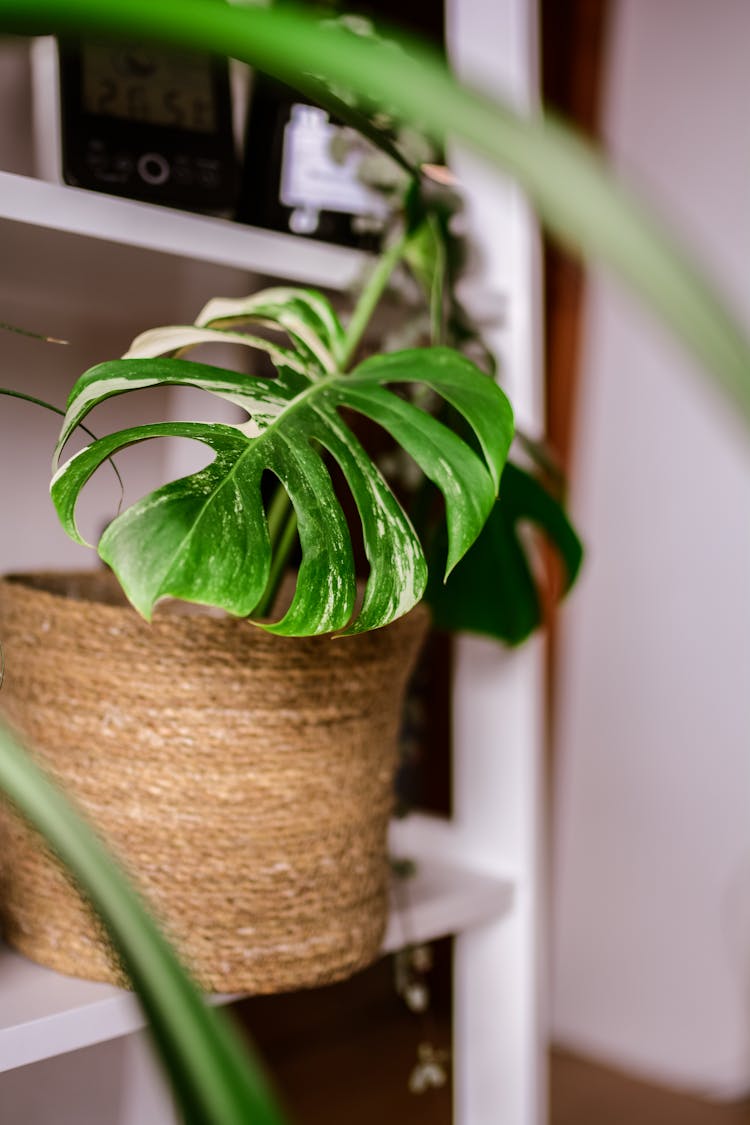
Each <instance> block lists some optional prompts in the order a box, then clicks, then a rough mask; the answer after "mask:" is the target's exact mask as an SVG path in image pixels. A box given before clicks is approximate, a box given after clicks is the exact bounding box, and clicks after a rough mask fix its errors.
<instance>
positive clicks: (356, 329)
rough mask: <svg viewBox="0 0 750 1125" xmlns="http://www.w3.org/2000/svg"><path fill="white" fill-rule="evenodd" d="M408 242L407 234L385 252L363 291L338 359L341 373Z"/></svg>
mask: <svg viewBox="0 0 750 1125" xmlns="http://www.w3.org/2000/svg"><path fill="white" fill-rule="evenodd" d="M408 240H409V236H408V234H407V233H406V232H405V233H404V234H402V235H401V236H400V238H398V239H397V240H396V241H395V242H394V243H393V244H392V245H391V246H389V247H388V249H387V250H385V251H384V252H383V254H382V255H381V257H380V259H379V260H378V263H377V265H376V266H375V269H374V270H373V271H372V274H371V276H370V278H369V280H368V281H367V284H366V285H365V286H364V288H363V289H362V292H361V293H360V295H359V299H358V300H357V303H356V305H355V306H354V312H353V313H352V316H351V320H350V321H349V324H348V326H347V329H346V339H345V341H344V347H343V349H342V353H341V355H340V356H339V357H338V361H339V366H340V369H341V371H346V369H347V367H348V366H349V364H350V363H351V361H352V358H353V357H354V354H355V352H356V351H357V348H358V347H359V345H360V343H361V341H362V337H363V336H364V334H365V331H366V329H367V326H368V324H369V323H370V320H371V318H372V314H373V312H374V311H375V308H376V306H377V304H378V301H379V300H380V298H381V297H382V295H383V291H384V290H385V287H386V285H387V284H388V280H389V278H390V276H391V274H392V273H393V271H394V269H395V268H396V266H397V265H398V263H399V262H400V260H401V258H402V257H403V255H404V250H405V249H406V245H407V242H408Z"/></svg>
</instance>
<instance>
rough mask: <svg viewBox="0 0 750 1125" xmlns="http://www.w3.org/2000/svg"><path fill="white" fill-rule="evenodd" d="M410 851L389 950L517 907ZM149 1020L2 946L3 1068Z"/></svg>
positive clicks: (100, 990)
mask: <svg viewBox="0 0 750 1125" xmlns="http://www.w3.org/2000/svg"><path fill="white" fill-rule="evenodd" d="M399 854H400V855H401V854H405V853H399ZM409 858H413V859H414V860H415V861H416V864H417V869H416V873H415V874H414V875H413V876H412V877H410V878H408V879H406V880H399V881H398V884H397V886H396V887H395V888H394V904H395V909H394V910H393V911H392V913H391V917H390V919H389V923H388V929H387V932H386V936H385V940H384V943H383V951H384V952H392V951H393V950H395V949H399V948H400V947H401V946H403V945H405V944H410V943H413V942H424V941H429V940H432V939H434V938H439V937H444V936H446V935H448V934H451V933H458V932H460V931H462V930H464V929H467V928H470V927H472V926H476V925H480V924H481V923H482V922H486V921H489V920H491V919H493V918H494V919H496V918H498V917H501V916H502V915H503V914H505V913H507V912H508V911H510V910H511V908H512V905H513V885H512V883H511V882H510V881H507V880H500V879H496V878H492V877H489V876H487V875H484V874H479V873H477V872H476V871H472V870H471V869H469V868H467V867H465V866H462V865H458V864H450V863H447V862H445V860H443V859H441V860H439V861H433V860H431V859H429V858H426V857H422V856H420V855H418V854H415V853H414V852H411V853H410V855H409ZM224 999H228V998H224V997H217V998H216V1000H217V1002H219V1003H221V1002H223V1000H224ZM143 1025H144V1018H143V1015H142V1013H141V1010H140V1006H139V1004H138V1001H137V1000H136V998H135V996H134V995H133V994H132V993H130V992H126V991H124V990H123V989H120V988H115V987H114V986H112V985H107V984H98V983H95V982H93V981H85V980H78V979H77V978H75V977H67V976H63V975H61V974H59V973H55V972H53V971H52V970H51V969H45V968H42V967H41V966H39V965H36V964H34V962H32V961H29V960H27V959H26V958H25V957H21V956H20V955H19V954H17V953H14V952H13V951H11V950H9V949H7V948H6V947H3V946H0V1071H4V1070H11V1069H13V1068H15V1067H19V1066H25V1065H27V1064H29V1063H33V1062H38V1061H40V1060H41V1059H45V1058H49V1057H51V1056H53V1055H60V1054H65V1053H66V1052H68V1051H74V1050H77V1049H79V1048H81V1047H88V1046H92V1045H93V1044H95V1043H100V1042H103V1041H104V1040H107V1039H115V1038H118V1037H119V1036H121V1035H127V1034H129V1033H130V1032H132V1031H137V1030H138V1029H139V1028H141V1027H143Z"/></svg>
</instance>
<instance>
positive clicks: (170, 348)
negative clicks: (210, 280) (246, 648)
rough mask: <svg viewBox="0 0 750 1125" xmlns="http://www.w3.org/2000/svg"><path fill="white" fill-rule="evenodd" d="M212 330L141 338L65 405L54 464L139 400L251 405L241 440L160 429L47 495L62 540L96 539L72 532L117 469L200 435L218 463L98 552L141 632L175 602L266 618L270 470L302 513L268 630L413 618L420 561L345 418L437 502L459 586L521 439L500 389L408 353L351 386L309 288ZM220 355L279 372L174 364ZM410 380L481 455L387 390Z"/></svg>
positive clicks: (352, 378)
mask: <svg viewBox="0 0 750 1125" xmlns="http://www.w3.org/2000/svg"><path fill="white" fill-rule="evenodd" d="M200 319H202V320H204V321H205V322H206V323H204V324H203V325H200V326H198V327H195V326H184V327H169V328H165V329H155V330H154V331H152V332H150V333H145V334H144V335H143V336H141V337H139V338H138V340H137V341H136V342H134V345H133V348H132V349H131V351H130V352H129V353H128V355H127V356H126V357H124V358H123V359H121V360H114V361H111V362H109V363H102V364H99V365H98V366H97V367H94V368H92V369H91V370H89V371H87V372H85V373H84V374H83V375H82V376H81V377H80V379H79V380H78V382H77V383H76V385H75V386H74V388H73V390H72V392H71V395H70V398H69V400H68V409H67V413H66V417H65V421H64V424H63V428H62V432H61V435H60V441H59V444H58V448H57V451H56V465H57V464H58V462H59V457H60V453H61V451H62V449H63V447H64V446H65V444H66V442H67V440H68V438H69V437H70V435H71V433H72V431H73V430H74V429H75V428H76V426H78V425H79V424H80V423H81V421H82V420H83V419H84V418H85V417H86V415H87V414H88V413H89V412H90V411H91V410H92V409H93V407H94V406H96V405H97V404H98V403H100V402H103V401H104V400H105V399H109V398H112V397H114V396H116V395H119V394H123V393H125V392H127V391H129V390H133V389H137V388H143V387H152V386H158V385H175V386H190V387H196V388H198V389H200V390H204V391H207V392H209V393H210V394H213V395H216V396H218V397H219V398H222V399H225V400H227V401H230V402H232V403H234V404H236V405H238V406H240V407H242V408H243V410H244V411H245V412H246V413H247V415H248V416H249V421H248V422H245V423H242V424H238V425H236V426H231V425H226V424H219V423H208V422H162V423H157V424H151V425H144V426H138V427H134V428H131V429H127V430H122V431H119V432H117V433H113V434H110V435H108V436H106V437H103V438H100V439H98V440H95V441H92V442H91V443H90V444H89V445H88V446H86V447H85V448H84V449H82V450H81V451H80V452H79V453H77V454H76V455H75V456H74V457H72V458H71V459H70V460H69V461H67V462H66V463H65V464H63V465H62V466H61V467H60V468H59V469H57V472H56V473H55V476H54V478H53V481H52V498H53V500H54V503H55V505H56V507H57V510H58V514H59V516H60V519H61V521H62V523H63V526H64V527H65V529H66V531H67V532H68V533H69V534H70V535H71V536H72V537H73V538H74V539H77V540H78V541H79V542H82V541H83V540H82V538H81V535H80V533H79V531H78V528H77V525H76V520H75V508H76V503H77V499H78V496H79V494H80V492H81V489H82V488H83V487H84V485H85V484H86V482H87V481H88V480H89V478H90V477H91V475H92V474H93V473H94V472H95V471H96V469H97V468H99V466H100V465H101V464H102V463H103V461H105V460H106V459H107V458H109V457H111V456H112V455H113V454H114V453H116V452H117V451H118V450H120V449H123V448H124V447H126V446H129V445H134V444H137V443H139V442H142V441H146V440H149V439H151V438H156V437H161V436H172V437H187V438H193V439H195V440H198V441H200V442H203V443H204V444H205V445H206V446H208V448H209V449H210V450H211V451H212V452H213V455H214V458H213V460H212V461H211V463H210V464H209V465H207V466H206V468H204V469H202V470H201V471H200V472H197V473H195V474H193V475H192V476H189V477H185V478H182V479H180V480H176V481H172V482H171V483H169V484H167V485H165V486H163V487H162V488H159V489H157V490H156V491H155V492H152V493H151V494H150V495H148V496H146V497H144V498H143V499H142V500H140V501H138V502H137V503H136V504H134V505H133V506H132V507H131V508H129V509H128V510H127V511H126V512H124V513H123V514H122V515H120V516H118V517H117V518H116V519H115V520H113V522H112V523H111V524H110V525H109V527H108V528H107V530H106V531H105V533H104V535H103V536H102V538H101V541H100V543H99V553H100V555H101V556H102V558H103V559H104V560H105V561H106V562H107V563H108V564H109V565H110V566H111V567H112V568H113V570H114V571H115V573H116V574H117V576H118V578H119V580H120V582H121V584H122V586H123V588H124V590H125V592H126V594H127V595H128V597H129V598H130V600H131V601H132V603H133V604H134V605H135V607H136V608H137V609H138V610H139V611H140V612H141V613H142V614H143V615H144V616H145V617H150V615H151V613H152V611H153V607H154V605H155V604H156V602H158V601H159V600H160V599H161V598H165V597H176V598H182V599H184V600H186V601H192V602H199V603H202V604H207V605H213V606H218V607H220V608H223V609H225V610H227V611H228V612H230V613H233V614H237V615H240V616H249V615H251V614H252V613H253V612H254V611H256V610H257V609H258V607H259V606H260V605H262V604H263V600H264V595H265V594H266V591H267V588H268V586H269V580H270V576H271V573H272V560H273V552H274V548H273V546H272V541H271V535H270V534H269V524H268V514H267V511H266V505H265V503H264V494H263V491H262V488H261V483H262V480H263V477H264V476H265V474H267V473H270V474H272V475H273V476H274V477H275V478H276V479H277V481H278V482H279V483H280V485H281V487H282V488H283V489H284V491H285V492H286V494H287V496H288V498H289V501H290V502H291V505H292V507H293V509H294V513H295V516H296V520H297V530H298V535H299V542H300V548H301V562H300V565H299V572H298V578H297V585H296V590H295V593H294V597H293V599H292V602H291V604H290V606H289V608H288V610H287V611H286V613H285V614H284V615H283V617H282V618H281V620H280V621H277V622H274V623H268V622H263V623H262V624H263V625H264V627H265V628H267V629H269V630H271V631H273V632H276V633H281V634H287V635H310V634H315V633H323V632H329V631H336V630H338V631H344V632H361V631H364V630H367V629H373V628H377V627H379V626H381V625H385V624H387V623H388V622H389V621H392V620H394V619H395V618H396V617H399V616H400V615H401V614H403V613H406V612H407V611H408V610H409V609H411V608H412V606H414V605H415V604H416V603H417V602H418V601H419V600H420V598H421V596H422V594H423V592H424V589H425V586H426V582H427V564H426V562H425V557H424V553H423V550H422V546H421V544H420V542H419V539H418V537H417V535H416V533H415V531H414V528H413V527H412V525H411V523H410V521H409V519H408V517H407V515H406V513H405V512H404V510H403V508H402V507H401V505H400V504H399V502H398V501H397V499H396V498H395V496H394V495H393V493H392V492H391V490H390V488H389V487H388V485H387V484H386V482H385V480H384V479H383V477H382V475H381V473H380V471H379V470H378V468H377V466H376V465H375V463H374V462H373V460H372V459H371V457H370V456H369V455H368V453H367V452H366V451H365V449H364V448H363V447H362V445H361V443H360V441H359V440H358V438H357V437H356V436H355V434H354V433H353V432H352V430H351V429H350V427H349V426H348V425H347V424H346V422H345V421H344V420H343V418H342V417H341V414H340V411H341V410H342V408H349V409H350V410H354V411H356V412H357V413H359V414H361V415H364V416H366V417H367V418H369V419H371V420H372V421H374V422H375V423H377V424H378V425H379V426H381V427H382V428H383V429H385V430H386V431H387V432H388V433H389V434H390V435H391V437H392V438H393V439H394V440H395V441H396V442H397V444H398V445H399V446H400V447H401V448H402V449H403V450H405V452H406V453H408V454H409V455H410V456H411V457H412V458H413V459H414V461H415V462H416V463H417V464H418V465H419V467H420V469H421V470H422V472H423V473H424V474H425V475H426V476H427V477H428V478H429V479H430V480H432V481H433V482H434V483H435V485H436V486H437V487H438V488H439V489H440V491H441V492H442V494H443V496H444V499H445V518H446V523H447V530H448V544H449V550H448V560H447V572H449V571H450V570H451V569H452V568H453V566H455V564H456V563H457V562H458V560H459V559H460V558H461V557H462V556H463V554H464V553H465V552H466V551H467V550H468V548H469V547H470V546H471V544H472V543H473V542H474V540H475V539H476V537H477V536H478V534H479V532H480V531H481V529H482V527H483V525H484V522H485V520H486V519H487V516H488V514H489V512H490V510H491V508H492V505H493V503H494V501H495V498H496V495H497V490H498V484H499V480H500V473H501V472H502V468H503V465H504V463H505V458H506V456H507V452H508V447H509V445H510V440H511V436H512V430H513V421H512V413H511V409H510V406H509V404H508V401H507V399H506V398H505V396H504V395H503V393H502V391H501V390H500V389H499V388H498V387H497V386H496V385H495V384H494V383H493V382H492V380H490V379H488V378H487V377H486V376H485V375H484V374H483V373H482V372H481V371H479V369H478V368H476V367H475V366H474V365H473V364H472V363H470V362H469V361H468V360H467V359H465V358H464V357H462V356H461V355H459V354H458V353H456V352H454V351H451V350H450V349H447V348H428V349H414V350H409V351H402V352H395V353H393V354H391V355H387V356H379V357H374V358H372V359H369V360H367V361H366V362H364V363H362V364H360V366H359V367H357V368H355V369H354V370H353V371H352V372H350V373H348V374H344V373H341V372H339V371H338V370H336V368H335V362H334V359H333V357H334V356H336V355H337V354H339V353H340V352H341V351H342V349H343V340H344V333H343V329H342V328H341V326H340V324H339V322H338V319H337V318H336V315H335V313H334V311H333V309H332V308H331V306H330V304H329V303H328V302H327V301H326V299H325V298H324V297H322V296H321V295H319V294H311V293H309V292H308V291H299V290H279V289H275V290H267V291H266V292H265V293H261V294H257V295H256V296H255V297H252V298H248V299H245V300H240V301H212V302H211V303H210V304H209V305H207V306H206V309H204V311H203V313H202V314H201V318H200ZM240 323H244V324H265V325H272V326H273V327H276V328H280V329H282V330H283V331H284V332H285V333H286V334H287V335H288V337H289V338H290V340H291V342H292V343H293V345H294V350H293V351H290V350H289V349H288V348H281V347H277V346H276V345H272V346H270V345H268V342H267V341H265V340H262V339H259V338H258V337H256V336H252V335H246V334H245V333H241V332H238V331H237V330H236V328H237V325H238V324H240ZM209 340H210V341H215V340H220V341H222V342H239V343H242V344H243V345H245V346H248V347H250V348H252V349H260V350H262V351H264V352H266V353H267V354H269V355H270V356H271V358H272V359H273V360H274V362H275V363H276V367H277V377H276V378H264V377H258V376H254V375H247V374H244V373H241V372H236V371H231V370H227V369H224V368H219V367H214V366H209V365H207V364H203V363H195V362H192V361H190V360H187V359H184V358H175V357H174V354H173V353H174V352H175V351H179V353H180V355H183V354H184V352H185V351H186V350H187V349H189V348H191V347H193V346H195V345H197V344H200V343H204V342H207V341H209ZM272 348H273V350H272ZM329 361H330V362H331V363H333V364H334V366H333V367H332V368H329ZM413 383H421V384H423V385H424V386H427V387H429V388H431V389H432V390H433V391H434V392H436V393H437V394H438V395H440V396H441V397H442V398H443V399H444V400H445V401H446V402H448V403H449V404H450V405H451V407H452V408H453V409H454V410H456V411H457V412H458V413H459V414H460V415H462V416H463V419H464V420H465V422H466V423H467V424H468V426H469V427H470V429H471V430H472V432H473V434H474V436H475V438H476V446H477V449H474V448H472V447H471V446H470V445H468V444H467V443H466V442H465V441H463V440H462V439H461V438H459V437H458V436H457V434H456V433H454V432H453V431H452V430H451V429H449V428H448V426H446V425H444V424H443V423H442V422H440V421H438V420H437V419H436V418H434V417H432V416H431V415H430V414H428V413H427V412H426V411H424V410H421V409H420V408H419V407H417V406H415V405H413V404H412V403H410V402H409V401H407V400H406V398H404V397H402V396H401V395H399V394H398V393H396V392H395V391H394V390H393V389H392V387H393V386H394V385H396V386H397V385H398V384H402V385H404V384H413ZM331 462H334V463H336V465H337V466H338V468H339V469H340V471H341V473H342V474H343V477H344V478H345V480H346V482H347V485H348V487H349V489H350V491H351V494H352V497H353V499H354V502H355V504H356V508H357V512H358V515H359V520H360V523H361V535H362V541H363V543H364V548H365V552H366V556H367V560H368V563H369V567H370V571H369V575H368V578H367V582H366V585H365V591H364V597H363V601H362V604H361V606H360V607H359V611H358V612H357V614H356V616H354V607H355V595H356V579H355V570H354V561H353V549H352V541H351V534H350V529H349V527H348V525H347V522H346V519H345V517H344V513H343V511H342V508H341V504H340V502H339V499H338V497H337V495H336V491H335V489H334V486H333V483H332V480H331V476H330V473H329V469H328V464H329V463H331Z"/></svg>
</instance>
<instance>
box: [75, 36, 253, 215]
mask: <svg viewBox="0 0 750 1125" xmlns="http://www.w3.org/2000/svg"><path fill="white" fill-rule="evenodd" d="M58 50H59V74H60V115H61V142H62V174H63V179H64V180H65V182H66V183H69V184H74V185H76V186H78V187H85V188H89V189H93V190H94V191H105V192H108V193H110V194H113V195H124V196H128V197H129V198H132V199H142V200H147V201H148V202H151V203H163V204H167V205H169V206H173V207H181V208H185V209H188V210H196V211H206V212H212V213H224V212H229V211H231V210H232V209H233V206H234V203H235V199H236V194H237V186H238V174H237V163H236V157H235V152H234V142H233V136H232V112H231V101H230V91H229V75H228V69H227V64H226V62H225V61H224V60H219V59H215V58H210V57H208V56H205V55H200V54H190V53H185V52H181V53H178V52H175V51H171V50H166V49H164V48H163V47H155V46H153V45H152V44H147V43H139V42H129V43H122V42H120V43H113V42H104V41H102V42H99V41H96V40H92V41H87V42H76V43H71V42H68V41H66V42H62V43H60V44H59V48H58Z"/></svg>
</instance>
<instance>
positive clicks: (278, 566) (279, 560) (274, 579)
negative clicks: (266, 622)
mask: <svg viewBox="0 0 750 1125" xmlns="http://www.w3.org/2000/svg"><path fill="white" fill-rule="evenodd" d="M278 496H283V497H284V500H285V501H286V507H287V509H288V511H287V517H286V520H285V522H284V525H283V526H282V528H281V530H280V532H279V534H278V540H277V542H276V544H275V548H276V549H275V550H274V553H273V559H272V561H271V571H270V574H269V576H268V585H267V586H266V592H265V594H264V595H263V599H262V600H261V601H260V602H259V603H258V606H257V608H256V610H255V612H256V614H257V616H259V617H267V616H268V615H269V613H270V612H271V610H272V609H273V603H274V602H275V600H276V595H277V594H278V592H279V587H280V586H281V582H282V579H283V577H284V574H285V573H286V569H287V566H288V565H289V557H290V555H291V553H292V548H293V547H294V544H295V541H296V538H297V513H296V512H295V510H294V508H293V507H292V502H291V500H290V499H289V497H288V496H287V494H286V492H284V490H283V488H282V486H281V485H279V491H278V492H277V494H276V496H275V497H274V502H275V501H276V499H277V497H278ZM269 522H270V521H269Z"/></svg>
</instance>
